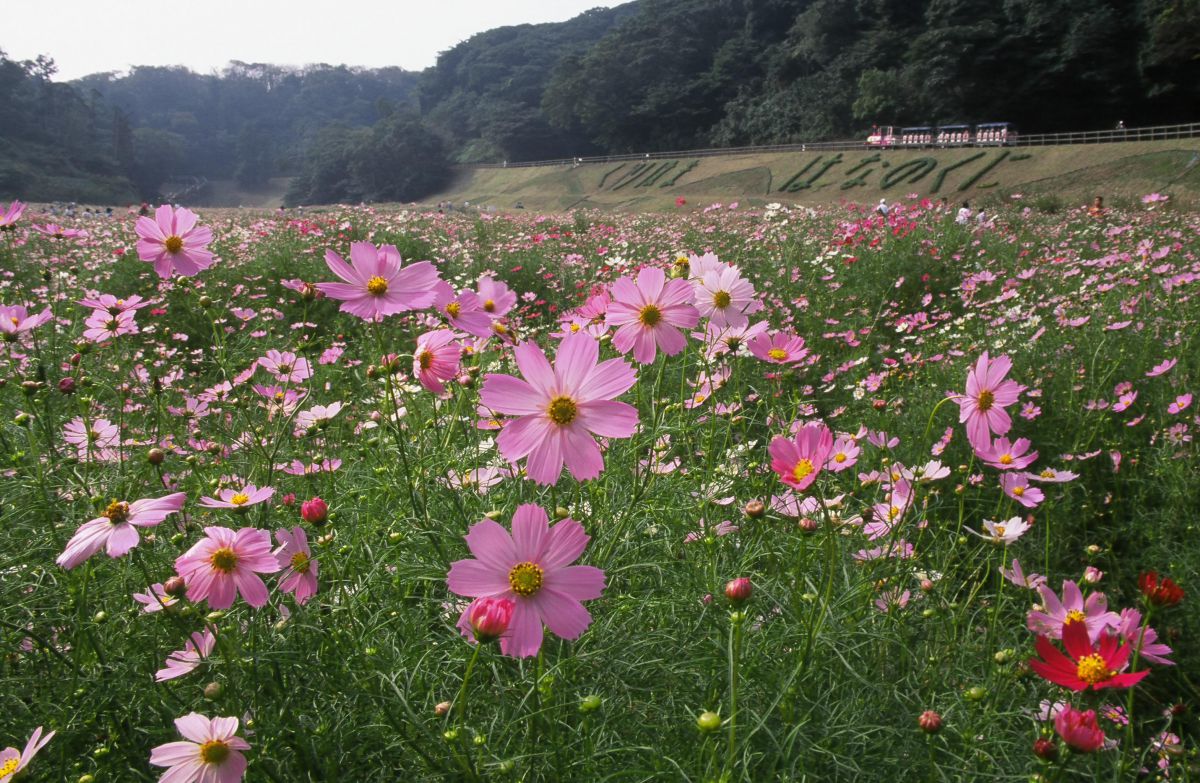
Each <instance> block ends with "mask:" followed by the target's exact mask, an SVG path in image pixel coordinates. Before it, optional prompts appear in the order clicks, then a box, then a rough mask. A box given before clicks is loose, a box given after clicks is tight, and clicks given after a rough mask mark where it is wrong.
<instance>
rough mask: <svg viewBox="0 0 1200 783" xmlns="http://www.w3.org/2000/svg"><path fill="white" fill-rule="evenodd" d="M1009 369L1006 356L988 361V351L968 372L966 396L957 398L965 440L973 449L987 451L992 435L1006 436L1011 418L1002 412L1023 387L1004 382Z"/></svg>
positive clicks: (1015, 399)
mask: <svg viewBox="0 0 1200 783" xmlns="http://www.w3.org/2000/svg"><path fill="white" fill-rule="evenodd" d="M1011 369H1012V360H1011V359H1009V358H1008V357H1007V356H1001V357H998V358H996V359H989V358H988V353H987V351H984V352H983V355H981V356H980V357H979V361H977V362H976V363H975V366H974V367H973V368H971V371H970V372H968V373H967V393H966V394H965V395H962V396H960V397H958V398H956V400H955V401H956V402H957V403H958V405H959V409H960V410H959V416H958V420H959V421H960V422H965V423H966V425H967V439H968V440H970V441H971V445H972V446H974V447H975V449H976V450H981V449H986V448H987V447H988V445H989V444H990V443H991V436H992V433H995V434H997V435H1006V434H1007V433H1008V431H1009V430H1010V429H1011V428H1012V419H1011V418H1009V415H1008V413H1007V411H1005V410H1004V409H1005V408H1007V407H1008V406H1009V405H1012V404H1013V403H1015V402H1016V401H1017V397H1018V395H1020V393H1021V390H1022V389H1023V388H1024V387H1023V386H1021V385H1020V384H1018V383H1017V382H1016V381H1010V380H1005V376H1006V375H1008V371H1009V370H1011Z"/></svg>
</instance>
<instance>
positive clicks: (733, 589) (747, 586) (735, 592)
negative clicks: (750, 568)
mask: <svg viewBox="0 0 1200 783" xmlns="http://www.w3.org/2000/svg"><path fill="white" fill-rule="evenodd" d="M753 593H754V585H753V584H752V583H751V582H750V579H749V577H745V576H739V577H738V578H737V579H730V580H729V581H728V582H726V583H725V597H726V598H728V599H729V600H730V601H732V602H734V603H735V604H740V603H743V602H745V601H748V600H750V596H751V595H752V594H753Z"/></svg>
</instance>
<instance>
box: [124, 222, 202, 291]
mask: <svg viewBox="0 0 1200 783" xmlns="http://www.w3.org/2000/svg"><path fill="white" fill-rule="evenodd" d="M197 220H199V217H198V216H197V215H196V213H195V212H192V211H191V210H188V209H182V208H181V209H175V208H173V207H172V206H171V205H170V204H164V205H162V206H161V207H159V208H158V209H157V210H155V212H154V218H153V219H151V218H148V217H140V218H138V220H137V225H135V226H134V230H135V231H136V232H137V235H138V243H137V252H138V257H139V258H141V259H142V260H143V261H149V262H150V263H152V264H154V271H155V272H157V273H158V276H159V277H161V278H163V279H166V278H168V277H170V276H171V275H172V274H176V273H177V274H181V275H184V276H185V277H190V276H192V275H195V274H198V273H199V272H200V271H201V270H204V269H207V268H208V267H209V266H211V265H212V262H213V254H212V253H211V252H209V250H208V243H210V242H212V238H213V233H212V229H211V228H208V227H207V226H197V225H196V221H197Z"/></svg>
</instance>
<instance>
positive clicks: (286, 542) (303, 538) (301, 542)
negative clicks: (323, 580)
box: [274, 525, 317, 604]
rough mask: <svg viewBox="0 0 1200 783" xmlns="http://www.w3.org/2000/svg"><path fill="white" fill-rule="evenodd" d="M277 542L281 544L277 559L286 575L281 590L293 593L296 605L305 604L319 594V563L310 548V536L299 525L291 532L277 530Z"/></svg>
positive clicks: (276, 551)
mask: <svg viewBox="0 0 1200 783" xmlns="http://www.w3.org/2000/svg"><path fill="white" fill-rule="evenodd" d="M275 540H276V541H278V542H279V548H278V549H276V550H275V552H274V555H275V559H276V561H277V562H278V564H279V570H280V571H281V572H283V574H284V575H283V578H282V579H280V581H279V589H280V590H282V591H283V592H285V593H291V594H292V596H293V597H294V598H295V599H296V603H298V604H303V603H305V602H306V601H308V599H309V598H312V597H313V596H314V595H316V594H317V561H316V560H314V559H313V557H312V550H311V549H309V548H308V534H307V533H305V532H304V528H302V527H300V526H299V525H297V526H296V527H294V528H292V529H291V531H288V530H287V529H286V528H281V529H279V530H276V531H275Z"/></svg>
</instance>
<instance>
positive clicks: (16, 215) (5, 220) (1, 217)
mask: <svg viewBox="0 0 1200 783" xmlns="http://www.w3.org/2000/svg"><path fill="white" fill-rule="evenodd" d="M24 211H25V205H24V204H22V203H21V202H20V201H14V202H12V203H11V204H9V205H8V209H3V208H0V231H3V230H7V229H11V228H12V227H13V225H14V224H16V222H17V221H18V220H20V219H21V213H22V212H24ZM51 734H53V732H51Z"/></svg>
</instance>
